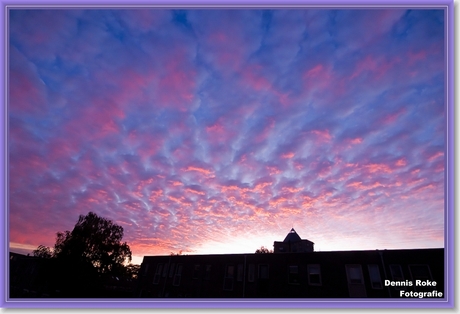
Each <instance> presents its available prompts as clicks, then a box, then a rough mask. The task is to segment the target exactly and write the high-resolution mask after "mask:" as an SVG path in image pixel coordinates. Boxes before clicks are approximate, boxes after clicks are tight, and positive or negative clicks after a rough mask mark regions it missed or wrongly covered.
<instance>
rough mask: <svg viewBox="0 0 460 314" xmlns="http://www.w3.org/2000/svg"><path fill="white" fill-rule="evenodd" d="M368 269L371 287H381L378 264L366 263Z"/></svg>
mask: <svg viewBox="0 0 460 314" xmlns="http://www.w3.org/2000/svg"><path fill="white" fill-rule="evenodd" d="M367 269H368V270H369V278H370V279H371V287H372V289H382V288H383V287H382V280H381V279H380V270H379V265H375V264H372V265H367Z"/></svg>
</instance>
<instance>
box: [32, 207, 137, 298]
mask: <svg viewBox="0 0 460 314" xmlns="http://www.w3.org/2000/svg"><path fill="white" fill-rule="evenodd" d="M122 238H123V228H122V227H121V226H118V225H116V224H114V223H113V222H112V221H111V220H108V219H105V218H102V217H99V216H97V215H96V214H95V213H92V212H89V213H88V214H87V215H86V216H85V215H80V216H79V218H78V221H77V223H76V224H75V226H74V228H73V230H72V231H64V232H58V233H57V236H56V243H55V244H54V250H51V249H50V248H49V247H46V246H43V245H40V246H38V248H37V249H36V250H34V251H33V255H34V256H38V257H43V258H47V259H49V263H47V265H48V266H47V267H48V268H49V271H47V275H46V285H47V286H48V287H49V289H51V290H50V291H55V293H57V294H56V296H58V297H77V298H78V297H107V291H106V290H104V289H105V286H107V285H108V284H109V285H110V281H111V280H112V281H113V280H114V278H115V280H116V281H118V280H119V279H123V280H125V281H126V280H131V279H134V278H135V276H137V273H138V271H139V268H140V266H139V265H133V264H129V265H127V266H125V263H126V262H130V261H131V257H132V256H131V255H132V254H131V250H130V248H129V246H128V244H127V243H126V242H122ZM44 280H45V279H44Z"/></svg>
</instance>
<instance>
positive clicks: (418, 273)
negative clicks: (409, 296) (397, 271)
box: [409, 265, 433, 291]
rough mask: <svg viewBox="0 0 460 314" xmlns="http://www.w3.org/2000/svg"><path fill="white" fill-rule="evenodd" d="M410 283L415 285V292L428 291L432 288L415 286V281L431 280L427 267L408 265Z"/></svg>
mask: <svg viewBox="0 0 460 314" xmlns="http://www.w3.org/2000/svg"><path fill="white" fill-rule="evenodd" d="M409 270H410V274H411V276H412V281H413V283H414V285H415V288H414V290H415V291H430V290H432V288H433V287H430V286H425V287H424V286H417V285H416V280H422V281H425V280H431V271H430V267H429V266H428V265H409Z"/></svg>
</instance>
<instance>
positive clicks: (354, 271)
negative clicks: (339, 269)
mask: <svg viewBox="0 0 460 314" xmlns="http://www.w3.org/2000/svg"><path fill="white" fill-rule="evenodd" d="M345 268H346V270H347V279H348V283H349V284H363V271H362V269H361V265H345Z"/></svg>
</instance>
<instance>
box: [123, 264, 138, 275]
mask: <svg viewBox="0 0 460 314" xmlns="http://www.w3.org/2000/svg"><path fill="white" fill-rule="evenodd" d="M140 269H141V265H137V264H129V265H128V266H126V273H127V275H128V278H131V279H137V275H138V273H139V270H140Z"/></svg>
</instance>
